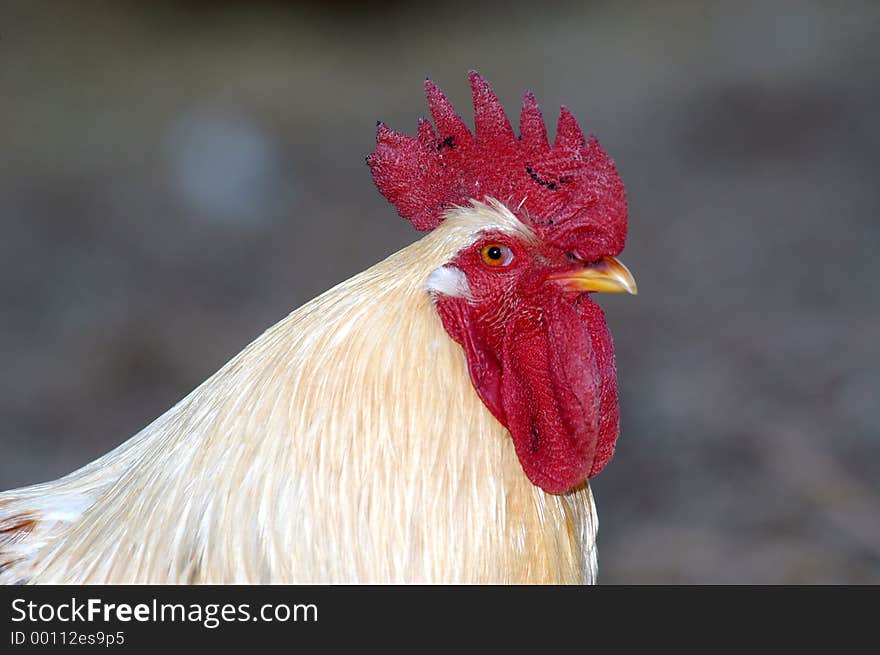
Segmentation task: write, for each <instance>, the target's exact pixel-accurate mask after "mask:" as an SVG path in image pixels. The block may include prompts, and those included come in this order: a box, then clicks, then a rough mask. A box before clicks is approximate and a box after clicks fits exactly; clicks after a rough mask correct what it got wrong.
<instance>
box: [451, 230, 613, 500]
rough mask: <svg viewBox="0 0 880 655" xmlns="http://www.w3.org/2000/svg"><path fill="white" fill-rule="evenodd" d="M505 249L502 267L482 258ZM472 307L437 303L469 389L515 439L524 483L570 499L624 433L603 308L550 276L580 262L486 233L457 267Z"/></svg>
mask: <svg viewBox="0 0 880 655" xmlns="http://www.w3.org/2000/svg"><path fill="white" fill-rule="evenodd" d="M488 244H502V245H505V246H507V247H509V248H510V249H511V250H512V252H513V259H512V261H511V262H510V263H509V264H508V265H506V266H490V265H488V264H486V263H485V262H484V261H483V258H482V256H481V252H480V251H481V249H482V248H483V246H486V245H488ZM451 264H452V265H454V266H456V267H458V268H459V269H461V270H462V271H463V272H464V274H465V276H466V277H467V280H468V283H469V284H470V288H471V291H472V295H473V298H472V299H466V298H457V297H450V296H445V295H442V294H438V295H437V297H436V299H435V302H436V306H437V310H438V312H439V314H440V318H441V320H442V322H443V326H444V328H445V329H446V331H447V332H448V333H449V335H450V337H452V339H454V340H455V341H456V342H457V343H459V344H460V345H461V346H462V347H463V348H464V351H465V354H466V357H467V363H468V370H469V372H470V377H471V382H472V383H473V385H474V389H476V391H477V394H478V395H479V396H480V398H481V399H482V401H483V403H484V404H485V405H486V407H488V408H489V410H490V411H491V412H492V414H493V415H494V416H495V418H497V419H498V420H499V421H500V422H501V423H502V424H503V425H504V426H505V427H506V428H507V429H508V430H509V431H510V433H511V435H512V437H513V443H514V447H515V449H516V454H517V456H518V457H519V460H520V463H521V464H522V467H523V470H524V471H525V474H526V476H527V477H528V479H529V480H531V481H532V483H534V484H536V485H537V486H539V487H541V488H542V489H543V490H544V491H546V492H548V493H554V494H558V493H564V492H566V491H569V490H571V489H573V488H575V487H577V486H578V485H580V484H582V483H583V482H584V480H586V479H587V478H589V477H592V476H594V475H596V474H597V473H599V471H601V470H602V468H603V467H604V466H605V464H607V463H608V461H609V460H610V459H611V457H612V455H613V454H614V444H615V441H616V439H617V436H618V432H619V409H618V397H617V372H616V368H615V363H614V348H613V344H612V341H611V334H610V333H609V331H608V327H607V326H606V324H605V315H604V313H603V312H602V309H601V308H600V307H599V306H598V305H597V304H596V303H595V302H593V301H592V300H591V299H590V298H589V295H588V294H586V293H572V292H570V291H564V290H563V287H562V286H561V285H560V284H558V283H557V282H554V281H552V280H548V279H547V277H548V275H550V274H551V273H558V272H560V271H572V272H574V271H576V270H577V269H580V268H583V266H584V262H582V261H579V260H578V259H577V258H573V255H570V254H567V253H566V252H564V251H562V250H559V249H557V248H553V247H552V246H548V245H539V246H536V245H534V244H526V243H523V242H522V241H520V240H517V239H516V238H514V237H511V236H508V235H503V234H486V235H484V236H483V238H481V239H480V240H478V241H477V242H476V243H475V244H473V245H472V246H470V247H469V248H466V249H464V250H462V251H461V252H460V253H458V255H457V256H456V258H455V259H454V260H453V261H452V262H451Z"/></svg>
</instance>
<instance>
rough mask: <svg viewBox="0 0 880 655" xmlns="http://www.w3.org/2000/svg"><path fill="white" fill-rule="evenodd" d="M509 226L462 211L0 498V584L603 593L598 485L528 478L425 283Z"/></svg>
mask: <svg viewBox="0 0 880 655" xmlns="http://www.w3.org/2000/svg"><path fill="white" fill-rule="evenodd" d="M514 221H516V219H515V218H514V217H513V216H511V215H509V214H507V215H506V214H504V213H501V212H499V211H497V210H495V209H493V208H490V207H488V206H481V207H478V208H475V209H473V210H471V211H466V212H458V213H457V215H456V216H453V217H450V219H449V220H447V221H445V222H444V224H443V225H441V226H440V227H439V228H438V229H437V230H435V231H434V232H432V233H431V234H429V235H427V236H426V237H424V238H423V239H421V240H419V241H417V242H416V243H414V244H413V245H411V246H409V247H408V248H405V249H403V250H401V251H400V252H398V253H396V254H394V255H392V256H391V257H389V258H388V259H386V260H385V261H383V262H381V263H379V264H377V265H376V266H374V267H372V268H370V269H368V270H367V271H365V272H363V273H361V274H359V275H357V276H355V277H352V278H351V279H349V280H347V281H345V282H343V283H342V284H340V285H338V286H337V287H335V288H333V289H331V290H330V291H327V292H326V293H324V294H323V295H321V296H319V297H318V298H316V299H314V300H312V301H311V302H309V303H307V304H305V305H303V306H302V307H301V308H299V309H298V310H296V311H294V312H293V313H292V314H290V315H289V316H288V317H287V318H285V319H284V320H282V321H281V322H279V323H278V324H276V325H275V326H274V327H272V328H270V329H269V330H268V331H266V332H265V333H264V334H263V335H262V336H261V337H260V338H258V339H257V340H256V341H254V342H253V343H252V344H251V345H250V346H248V347H247V348H246V349H245V350H243V351H242V352H241V353H240V354H239V355H238V356H236V357H235V358H233V359H232V360H231V361H230V362H229V363H228V364H226V365H225V366H224V367H223V368H222V369H221V370H219V371H218V372H217V373H216V374H214V375H213V376H212V377H210V378H209V379H208V380H207V381H205V382H204V383H203V384H202V385H201V386H200V387H198V388H197V389H196V390H195V391H193V392H192V393H191V394H190V395H189V396H187V397H186V398H184V399H183V400H182V401H181V402H180V403H178V404H177V405H176V406H175V407H173V408H172V409H171V410H169V411H168V412H167V413H166V414H164V415H163V416H161V417H160V418H158V419H157V420H156V421H155V422H154V423H152V424H151V425H150V426H148V427H147V428H145V429H144V430H143V431H142V432H140V433H139V434H137V435H135V436H134V437H133V438H132V439H130V440H129V441H128V442H126V443H124V444H123V445H122V446H120V447H119V448H117V449H116V450H114V451H112V452H110V453H108V454H107V455H105V456H104V457H102V458H100V459H98V460H96V461H95V462H93V463H91V464H89V465H88V466H86V467H84V468H82V469H80V470H79V471H76V472H74V473H72V474H71V475H69V476H67V477H65V478H62V479H60V480H57V481H54V482H49V483H46V484H40V485H36V486H33V487H28V488H26V489H21V490H16V491H12V492H7V493H5V494H0V571H2V572H0V582H34V583H126V582H132V581H135V582H143V583H268V582H273V583H275V582H280V583H291V584H295V583H318V582H323V583H380V582H400V583H404V582H429V583H430V582H438V583H440V582H460V583H470V582H474V583H557V584H558V583H581V582H589V581H592V580H593V578H594V576H595V572H596V553H595V547H594V539H595V533H596V527H597V526H596V516H595V512H594V510H593V503H592V497H591V494H590V489H589V485H588V484H585V485H584V486H583V487H582V488H580V489H578V490H577V491H575V492H573V493H570V494H567V495H552V494H548V493H545V492H544V491H542V490H541V489H539V488H538V487H536V486H534V485H532V484H531V483H530V482H529V481H528V480H527V479H526V478H525V476H523V474H522V469H521V468H520V466H519V463H518V461H517V457H516V454H515V452H514V448H513V444H512V443H511V440H510V436H509V435H508V433H507V431H506V430H505V428H504V427H503V426H502V425H501V424H499V423H498V421H496V420H495V418H494V417H493V416H492V415H491V414H490V413H489V411H488V410H487V409H486V408H485V407H484V406H483V404H482V403H481V402H480V400H479V398H478V397H477V396H476V395H475V394H474V391H473V388H472V387H471V384H470V381H469V379H468V373H467V368H466V365H465V361H464V358H463V357H462V354H461V349H460V348H459V347H458V345H457V344H455V343H454V342H453V341H452V340H450V339H449V337H448V336H447V335H446V333H445V332H444V330H443V327H442V325H441V323H440V319H439V318H438V317H437V314H436V312H435V310H434V307H433V304H432V302H431V297H430V295H429V293H428V292H427V290H426V288H425V280H427V279H428V277H429V275H430V273H431V272H432V271H433V270H435V269H436V268H438V267H440V266H442V265H443V264H444V263H445V262H446V261H448V260H449V259H450V258H451V257H452V255H454V254H455V252H457V251H458V250H459V249H460V248H462V247H464V246H465V245H466V244H467V243H469V242H470V241H471V240H473V238H474V235H475V233H476V232H477V231H480V230H483V229H485V228H486V227H494V228H497V229H499V230H506V231H511V230H517V229H521V228H520V226H518V225H517V224H516V223H514ZM401 271H407V274H406V275H401V273H400V272H401ZM352 351H355V352H357V353H358V354H359V356H358V357H356V358H352V357H351V355H350V353H351V352H352ZM388 399H392V402H388ZM16 526H21V527H19V528H18V529H16ZM22 528H23V529H22ZM4 531H5V532H4ZM13 531H14V532H15V534H17V536H16V537H15V538H14V539H13V540H11V541H7V542H6V543H3V541H2V535H4V534H12V533H13ZM390 554H393V556H389V555H390Z"/></svg>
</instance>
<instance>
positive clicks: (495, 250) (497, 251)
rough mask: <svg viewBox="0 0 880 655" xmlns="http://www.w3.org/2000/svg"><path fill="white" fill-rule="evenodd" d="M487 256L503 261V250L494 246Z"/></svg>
mask: <svg viewBox="0 0 880 655" xmlns="http://www.w3.org/2000/svg"><path fill="white" fill-rule="evenodd" d="M486 254H487V255H489V259H501V248H499V247H498V246H492V247H491V248H489V251H488V252H487V253H486Z"/></svg>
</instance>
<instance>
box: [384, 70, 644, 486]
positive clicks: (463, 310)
mask: <svg viewBox="0 0 880 655" xmlns="http://www.w3.org/2000/svg"><path fill="white" fill-rule="evenodd" d="M470 83H471V90H472V93H473V100H474V113H475V118H474V123H475V130H474V132H473V133H472V132H471V131H470V130H469V129H468V127H467V126H466V125H465V124H464V121H462V119H461V117H460V116H459V115H458V114H457V113H456V112H455V110H454V109H453V108H452V105H451V103H450V102H449V100H448V99H447V98H446V96H445V95H444V94H443V92H442V91H441V90H440V89H439V88H438V87H437V86H436V85H434V84H433V83H432V82H431V81H426V82H425V90H426V95H427V99H428V104H429V107H430V111H431V115H432V118H433V120H434V125H431V123H429V122H428V121H427V120H424V119H423V120H421V121H420V122H419V127H418V133H417V136H415V137H409V136H405V135H403V134H400V133H397V132H395V131H393V130H391V129H389V128H388V127H386V126H385V125H384V124H382V123H380V124H379V126H378V131H377V138H376V141H377V145H376V149H375V150H374V151H373V153H372V154H371V155H370V156H369V157H368V158H367V162H368V164H369V166H370V168H371V170H372V173H373V178H374V180H375V182H376V185H377V187H378V188H379V191H380V192H381V193H382V194H383V195H384V196H385V197H386V198H387V199H388V200H389V201H390V202H391V203H392V204H393V205H394V206H395V207H396V208H397V210H398V212H399V213H400V215H401V216H403V217H404V218H406V219H408V220H410V221H411V222H412V224H413V225H414V226H415V227H416V228H417V229H419V230H425V231H429V230H433V229H435V228H436V227H437V226H439V225H440V224H441V222H443V221H452V222H454V221H456V220H459V219H461V218H462V217H463V216H468V217H469V219H468V220H469V221H470V223H471V224H473V223H474V217H477V229H476V230H475V231H474V232H473V239H471V240H470V241H469V243H468V245H467V246H466V247H464V248H461V249H460V250H458V252H456V253H455V255H454V257H452V258H451V259H450V261H448V262H447V263H446V264H445V265H444V266H442V267H440V268H438V269H436V270H435V271H434V272H433V273H431V275H430V277H429V279H428V280H427V288H428V289H429V291H431V293H432V295H433V298H434V303H435V306H436V308H437V311H438V313H439V315H440V318H441V320H442V323H443V326H444V328H445V329H446V332H447V333H448V334H449V336H450V337H451V338H452V339H453V340H455V341H456V342H457V343H459V344H460V345H461V346H462V348H463V349H464V352H465V356H466V359H467V364H468V370H469V373H470V377H471V381H472V383H473V386H474V389H475V390H476V392H477V394H478V395H479V397H480V398H481V399H482V401H483V403H484V404H485V405H486V407H487V408H488V409H489V411H491V412H492V414H493V415H494V416H495V417H496V418H497V419H498V420H499V421H500V422H501V423H502V424H503V425H504V426H505V427H506V428H507V429H508V430H509V431H510V433H511V436H512V438H513V443H514V447H515V450H516V453H517V456H518V457H519V460H520V463H521V464H522V467H523V470H524V472H525V474H526V476H527V477H528V478H529V480H531V481H532V482H533V483H534V484H536V485H538V486H539V487H541V488H542V489H544V490H545V491H547V492H549V493H563V492H566V491H568V490H570V489H572V488H574V487H577V486H578V485H580V484H581V483H583V482H584V480H586V479H587V478H589V477H591V476H593V475H596V474H597V473H598V472H599V471H601V470H602V468H603V467H604V466H605V464H607V463H608V461H609V460H610V459H611V457H612V455H613V453H614V446H615V442H616V440H617V436H618V433H619V407H618V393H617V372H616V368H615V361H614V349H613V344H612V340H611V335H610V333H609V331H608V328H607V325H606V323H605V317H604V314H603V313H602V310H601V308H600V307H599V306H598V305H597V304H596V303H595V302H594V301H593V300H592V299H591V298H590V295H589V294H590V293H592V292H596V291H610V292H629V293H636V284H635V281H634V279H633V277H632V275H631V274H630V273H629V271H628V270H627V269H626V267H625V266H624V265H623V264H621V263H620V262H619V261H618V260H617V259H616V256H617V255H618V254H620V252H621V251H622V250H623V247H624V244H625V240H626V231H627V207H626V197H625V194H624V187H623V182H622V181H621V179H620V176H619V175H618V173H617V170H616V168H615V166H614V163H613V162H612V161H611V159H610V158H609V157H608V156H607V155H606V154H605V152H604V151H603V150H602V148H601V147H600V146H599V144H598V142H597V141H596V140H595V138H590V139H589V140H588V139H587V138H585V137H584V135H583V132H582V131H581V129H580V127H579V126H578V124H577V121H576V120H575V118H574V116H573V115H572V114H571V112H569V111H568V110H567V109H566V108H565V107H563V108H562V109H561V113H560V117H559V122H558V126H557V133H556V138H555V141H554V143H553V144H552V145H551V144H550V143H549V141H548V138H547V130H546V126H545V123H544V119H543V117H542V115H541V111H540V109H539V108H538V104H537V102H536V101H535V98H534V96H533V95H532V94H531V93H526V94H525V99H524V101H523V107H522V113H521V116H520V135H519V136H518V137H517V136H516V135H515V134H514V131H513V128H512V126H511V124H510V121H509V120H508V119H507V116H506V115H505V113H504V110H503V109H502V107H501V105H500V103H499V101H498V98H497V96H496V95H495V93H494V92H493V91H492V89H491V88H490V87H489V85H488V83H487V82H486V81H485V80H484V79H483V78H482V77H480V76H479V75H478V74H477V73H475V72H471V73H470ZM435 126H436V127H435ZM480 217H483V219H484V220H483V221H482V223H481V222H480Z"/></svg>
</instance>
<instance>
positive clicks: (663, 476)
mask: <svg viewBox="0 0 880 655" xmlns="http://www.w3.org/2000/svg"><path fill="white" fill-rule="evenodd" d="M878 34H880V3H873V2H864V3H831V2H736V3H734V2H727V3H721V2H718V3H653V2H620V3H611V2H601V3H582V4H581V3H577V4H575V3H572V4H565V3H559V4H547V5H542V6H539V5H536V4H535V3H531V2H513V3H498V4H488V5H481V4H479V3H473V2H470V3H458V2H444V3H436V4H435V5H434V6H431V7H430V8H429V7H428V6H422V7H421V8H414V7H412V6H410V3H402V2H401V3H378V4H370V3H363V4H361V3H355V2H347V3H346V2H341V3H340V2H337V3H333V2H330V3H318V2H315V3H281V2H277V3H270V2H193V3H189V4H188V5H187V8H180V7H179V6H177V5H176V4H173V3H162V2H133V1H117V2H91V3H59V2H54V3H45V2H37V1H33V0H31V1H27V2H24V1H23V2H0V228H2V229H0V362H2V365H0V452H2V455H0V488H9V487H14V486H20V485H24V484H28V483H33V482H37V481H43V480H47V479H51V478H54V477H57V476H60V475H62V474H65V473H67V472H69V471H71V470H73V469H74V468H76V467H79V466H80V465H83V464H85V463H87V462H89V461H90V460H92V459H94V458H95V457H97V456H98V455H100V454H102V453H104V452H106V451H107V450H109V449H110V448H112V447H113V446H115V445H117V444H119V443H121V442H122V441H123V440H125V439H126V438H127V437H129V436H130V435H132V434H134V433H135V432H137V431H138V430H139V429H140V428H142V427H143V426H144V425H146V424H147V423H149V422H150V421H151V420H152V419H154V418H155V417H157V416H158V415H160V414H161V413H163V412H164V411H165V410H166V409H167V408H168V407H170V406H171V405H172V404H174V403H175V402H176V401H177V400H179V399H180V398H181V397H183V396H184V395H185V394H186V393H188V392H189V391H190V390H191V389H192V388H194V387H195V386H196V385H197V384H198V383H200V382H201V381H202V380H203V379H205V378H206V377H207V376H209V375H210V374H211V373H213V372H214V371H215V370H216V369H217V368H219V367H220V366H221V365H222V364H223V363H225V362H226V360H227V359H228V358H230V357H231V356H232V355H234V354H235V353H236V352H238V351H239V350H240V349H241V348H242V347H243V346H244V345H245V344H247V343H248V342H249V341H251V340H252V339H253V338H255V337H256V336H257V335H258V334H260V333H261V332H262V330H264V329H265V328H266V327H268V326H269V325H271V324H272V323H274V322H275V321H277V320H278V319H280V318H281V317H282V316H284V315H286V314H287V313H288V311H290V310H291V309H292V308H294V307H297V306H298V305H300V304H302V303H303V302H304V301H306V300H308V299H309V298H311V297H313V296H314V295H316V294H318V293H319V292H321V291H323V290H324V289H326V288H328V287H329V286H331V285H333V284H334V283H336V282H339V281H341V280H343V279H345V278H347V277H349V276H350V275H352V274H353V273H356V272H357V271H360V270H362V269H364V268H366V267H368V266H370V265H371V264H373V263H375V262H376V261H378V260H380V259H381V258H383V257H385V256H386V255H388V254H390V253H392V252H394V251H395V250H397V249H399V248H400V247H402V246H404V245H406V244H408V243H410V242H411V241H413V240H415V239H416V238H417V237H418V234H417V233H416V232H414V231H413V230H412V229H411V227H410V226H409V224H408V223H406V222H405V221H403V220H401V219H400V218H398V217H397V215H396V212H395V211H394V209H393V208H391V207H390V206H389V205H387V204H386V202H385V201H384V199H383V198H382V197H381V196H380V195H379V194H378V192H377V191H376V190H375V189H374V187H373V184H372V181H371V178H370V175H369V172H368V169H367V167H366V166H365V164H364V156H365V155H366V154H367V153H368V152H369V151H370V150H371V148H372V146H373V143H374V133H375V122H376V120H377V119H382V120H384V121H386V122H387V123H389V124H390V125H391V126H392V127H394V128H396V129H398V130H401V131H405V132H408V133H414V131H415V126H416V120H417V118H418V117H419V116H421V115H424V114H426V112H427V110H426V107H425V102H424V98H423V95H422V81H423V79H424V78H425V77H426V76H430V77H431V78H432V79H433V80H435V81H436V82H437V83H438V84H440V85H441V86H442V87H443V88H444V89H445V90H446V92H447V93H448V94H449V95H450V97H451V98H452V100H453V102H454V103H455V104H456V106H457V107H458V108H459V111H460V112H461V113H462V115H463V116H464V117H465V119H466V120H468V121H470V118H471V109H470V97H469V91H468V86H467V78H466V72H467V70H468V69H469V68H476V69H477V70H479V71H480V72H481V73H482V74H483V75H484V76H485V77H486V78H487V79H488V80H489V81H490V82H491V83H492V84H493V86H494V88H495V90H496V92H497V93H498V95H499V96H500V98H501V100H502V102H503V103H504V105H505V106H506V107H507V108H508V113H509V114H510V115H511V116H512V117H513V118H514V119H516V117H517V116H518V111H519V102H520V99H521V94H522V92H523V90H524V89H526V88H531V89H532V90H534V92H535V93H536V94H537V96H538V99H539V101H540V102H541V104H542V106H543V108H544V111H545V115H546V116H547V118H548V122H549V121H551V120H552V122H553V124H555V116H556V111H557V109H558V106H559V105H560V104H561V103H565V104H566V105H568V106H569V107H571V108H572V110H573V111H574V113H575V115H576V116H577V117H578V119H579V121H580V122H581V125H582V126H583V127H584V129H585V130H589V131H593V132H595V133H596V134H597V135H598V136H599V138H600V140H601V142H602V144H603V145H604V146H605V148H606V149H607V150H608V152H609V153H610V154H611V155H612V157H614V159H615V160H616V162H617V165H618V167H619V169H620V172H621V174H622V176H623V178H624V181H625V182H626V184H627V190H628V196H629V200H630V238H629V242H628V246H627V249H626V252H625V253H624V257H623V259H624V261H625V262H626V263H627V264H628V265H629V266H630V268H631V269H632V270H633V271H634V273H635V274H636V277H637V279H638V282H639V289H640V295H639V296H638V297H634V298H633V297H626V298H618V297H600V298H599V300H600V302H601V303H602V304H603V305H604V307H605V308H606V310H607V314H608V319H609V322H610V325H611V328H612V332H613V334H614V337H615V340H616V344H617V353H618V367H619V372H620V382H621V392H622V411H623V417H622V420H623V434H622V436H621V439H620V441H619V445H618V450H617V454H616V456H615V459H614V461H613V462H612V464H611V465H610V466H609V467H608V468H607V469H606V470H605V471H604V472H603V473H602V474H601V475H600V476H599V477H598V478H596V479H595V480H594V490H595V494H596V497H597V502H598V507H599V514H600V523H601V530H600V551H599V552H600V571H601V581H602V582H605V583H696V582H699V583H829V582H846V583H867V582H873V583H878V582H880V475H878V466H880V428H878V424H880V403H878V391H880V375H878V372H880V366H878V363H880V362H878V359H880V358H878V348H877V344H876V341H877V337H878V328H880V299H878V276H880V260H878V258H877V249H878V246H880V220H878V211H880V185H878V169H880V167H878V163H880V162H878V149H880V120H878V117H880V74H878V73H880V46H878V41H877V38H878ZM552 129H553V125H551V133H552Z"/></svg>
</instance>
